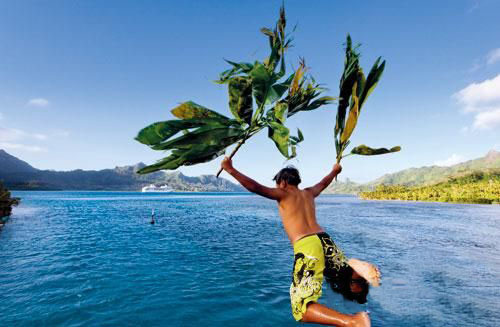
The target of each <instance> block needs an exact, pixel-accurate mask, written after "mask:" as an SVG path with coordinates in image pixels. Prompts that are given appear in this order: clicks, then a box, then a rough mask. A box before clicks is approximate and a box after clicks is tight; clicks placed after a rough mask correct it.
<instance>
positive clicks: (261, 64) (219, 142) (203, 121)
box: [136, 8, 334, 175]
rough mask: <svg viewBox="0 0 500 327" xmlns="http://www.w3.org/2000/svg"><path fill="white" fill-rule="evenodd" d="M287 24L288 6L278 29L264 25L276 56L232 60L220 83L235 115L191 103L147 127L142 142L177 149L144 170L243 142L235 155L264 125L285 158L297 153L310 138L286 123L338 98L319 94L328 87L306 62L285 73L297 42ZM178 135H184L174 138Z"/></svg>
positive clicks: (202, 158) (213, 154)
mask: <svg viewBox="0 0 500 327" xmlns="http://www.w3.org/2000/svg"><path fill="white" fill-rule="evenodd" d="M285 27H286V18H285V10H284V8H281V10H280V17H279V19H278V22H277V23H276V26H275V28H274V29H272V30H271V29H269V28H262V29H261V32H262V33H263V34H264V35H265V36H266V37H267V38H268V40H269V47H270V54H269V56H268V57H267V58H266V59H264V60H263V61H255V62H254V63H248V62H232V61H228V60H226V61H227V63H228V64H230V65H231V68H230V69H228V70H226V71H224V72H222V73H221V74H220V78H219V80H218V81H216V82H217V83H219V84H226V85H227V87H228V93H229V109H230V111H231V114H232V115H233V118H229V117H226V116H224V115H221V114H219V113H218V112H215V111H213V110H210V109H208V108H205V107H203V106H201V105H199V104H196V103H194V102H191V101H188V102H184V103H182V104H181V105H180V106H178V107H177V108H174V109H173V110H172V114H173V115H174V116H175V117H177V118H179V119H175V120H168V121H163V122H157V123H154V124H152V125H149V126H147V127H145V128H144V129H142V130H141V131H140V132H139V134H138V135H137V137H136V140H137V141H139V142H141V143H143V144H145V145H147V146H149V147H150V148H152V149H153V150H158V151H166V150H168V151H171V152H170V154H169V155H168V156H167V157H165V158H163V159H161V160H160V161H158V162H157V163H155V164H153V165H150V166H147V167H144V168H143V169H141V170H139V171H138V173H139V174H148V173H151V172H155V171H158V170H173V169H177V168H178V167H180V166H188V165H194V164H199V163H204V162H208V161H211V160H213V159H215V158H217V157H219V156H221V155H222V154H224V153H225V150H226V148H227V147H229V146H231V145H233V144H235V143H237V146H236V147H235V149H234V150H233V152H232V153H231V155H230V157H232V156H233V155H234V154H235V153H236V151H238V149H239V148H240V147H241V146H242V145H243V144H244V143H245V141H246V140H247V139H249V138H250V137H252V136H253V135H255V134H256V133H258V132H260V131H261V130H262V129H264V128H267V130H268V136H269V138H270V139H271V140H272V141H273V142H274V143H275V145H276V147H277V148H278V150H279V151H280V153H281V154H282V155H283V156H284V157H286V158H287V159H289V158H292V157H294V156H295V155H296V145H297V144H298V143H299V142H301V141H302V140H303V139H304V137H303V135H302V133H301V132H300V130H299V131H298V133H297V136H292V135H291V134H290V130H289V129H288V128H287V127H286V126H285V121H286V119H287V118H289V117H291V116H293V115H294V114H296V113H298V112H300V111H311V110H315V109H317V108H319V107H321V106H323V105H325V104H328V103H331V102H332V101H333V100H334V98H332V97H319V95H320V94H321V92H322V91H323V88H321V87H320V84H318V83H316V81H315V80H314V79H313V78H312V77H310V76H308V75H306V74H305V73H306V70H307V69H306V66H305V62H304V60H301V61H300V63H299V65H298V68H297V69H296V70H295V71H294V72H293V73H292V74H291V75H289V76H288V77H285V74H286V69H285V66H286V65H285V52H286V51H287V50H288V49H289V48H290V47H291V41H292V38H291V37H290V36H289V35H288V34H286V32H285ZM254 103H255V105H256V106H255V111H254V106H253V105H254ZM178 133H181V135H180V136H177V137H175V138H173V139H171V138H172V137H174V136H176V135H177V134H178ZM219 173H220V171H219ZM217 175H218V174H217Z"/></svg>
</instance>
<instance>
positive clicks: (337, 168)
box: [333, 163, 342, 175]
mask: <svg viewBox="0 0 500 327" xmlns="http://www.w3.org/2000/svg"><path fill="white" fill-rule="evenodd" d="M341 171H342V166H341V165H340V164H338V163H336V164H335V165H334V166H333V173H334V174H335V175H338V174H340V172H341Z"/></svg>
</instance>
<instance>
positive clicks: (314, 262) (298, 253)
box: [221, 157, 380, 327]
mask: <svg viewBox="0 0 500 327" xmlns="http://www.w3.org/2000/svg"><path fill="white" fill-rule="evenodd" d="M221 167H222V168H223V169H224V170H225V171H226V172H228V173H229V174H230V175H231V176H233V177H234V178H235V179H236V180H237V181H238V182H239V183H240V184H241V185H242V186H243V187H245V188H246V189H247V190H249V191H250V192H253V193H256V194H258V195H261V196H263V197H266V198H269V199H272V200H276V201H278V208H279V212H280V215H281V218H282V222H283V227H284V229H285V231H286V233H287V235H288V238H289V239H290V242H291V243H292V245H293V251H294V255H295V260H294V267H293V278H292V284H291V286H290V300H291V303H292V314H293V317H294V318H295V320H297V321H302V322H309V323H317V324H324V325H334V326H363V327H365V326H370V318H369V316H368V314H367V313H366V312H358V313H357V314H354V315H347V314H342V313H340V312H337V311H335V310H333V309H330V308H328V307H326V306H324V305H321V304H319V303H318V299H319V298H320V296H321V294H322V284H323V276H325V277H326V280H327V281H328V282H329V284H330V286H331V287H332V289H333V290H334V291H336V292H338V293H340V294H342V295H343V296H344V298H346V299H349V300H355V301H357V302H359V303H365V302H366V296H367V295H368V284H371V285H373V286H379V283H380V272H379V270H378V269H377V267H375V266H374V265H372V264H370V263H368V262H364V261H361V260H358V259H347V258H346V257H345V255H344V253H343V252H342V251H341V250H340V249H339V248H338V247H337V246H336V244H335V243H334V242H333V241H332V239H331V238H330V236H329V235H328V234H326V233H325V232H324V230H323V228H321V226H320V225H318V223H317V222H316V209H315V204H314V198H316V197H317V196H318V195H320V193H321V192H322V191H323V190H324V189H325V188H326V187H327V186H328V185H330V183H331V182H332V180H333V179H334V178H335V176H337V175H338V174H339V173H340V171H341V170H342V167H341V166H340V165H339V164H336V165H335V166H334V167H333V169H332V171H331V172H330V173H329V174H328V175H327V176H326V177H325V178H323V179H322V180H321V181H320V182H319V183H318V184H316V185H314V186H312V187H308V188H305V189H299V188H298V185H299V183H300V182H301V180H300V175H299V172H298V170H297V169H295V168H293V167H287V168H284V169H282V170H281V171H280V172H278V174H277V175H276V176H275V177H274V180H275V181H276V187H275V188H270V187H266V186H264V185H261V184H259V183H257V182H256V181H254V180H253V179H251V178H249V177H247V176H245V175H243V174H242V173H240V172H239V171H238V170H236V169H235V168H234V167H233V165H232V161H231V159H229V158H227V157H226V158H225V159H224V160H223V161H222V163H221Z"/></svg>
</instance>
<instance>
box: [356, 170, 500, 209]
mask: <svg viewBox="0 0 500 327" xmlns="http://www.w3.org/2000/svg"><path fill="white" fill-rule="evenodd" d="M359 196H360V197H361V198H363V199H369V200H409V201H432V202H458V203H482V204H500V169H491V170H486V171H477V172H472V173H468V174H465V175H459V176H454V177H450V178H449V180H448V181H446V182H441V183H438V184H434V185H427V186H418V187H415V186H414V187H411V186H402V185H379V186H377V187H376V188H375V190H374V191H371V192H361V193H360V194H359Z"/></svg>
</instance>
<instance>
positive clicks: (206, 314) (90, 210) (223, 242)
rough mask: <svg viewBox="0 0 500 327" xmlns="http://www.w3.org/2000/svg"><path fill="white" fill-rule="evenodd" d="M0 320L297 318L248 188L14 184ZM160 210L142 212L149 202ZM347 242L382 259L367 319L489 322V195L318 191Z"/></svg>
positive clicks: (270, 219)
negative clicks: (419, 196)
mask: <svg viewBox="0 0 500 327" xmlns="http://www.w3.org/2000/svg"><path fill="white" fill-rule="evenodd" d="M14 196H19V197H21V198H22V204H21V206H20V207H18V208H16V209H15V211H14V214H13V216H12V218H11V220H10V221H9V223H8V224H6V225H5V227H4V228H3V230H2V231H1V232H0V312H1V316H0V325H1V326H136V325H142V326H297V323H295V321H294V320H293V318H292V316H291V313H290V304H289V297H288V290H289V285H290V282H291V268H292V262H293V256H292V248H291V245H290V244H289V242H288V240H287V237H286V235H285V233H284V232H283V230H282V227H281V222H280V219H279V216H278V213H277V208H276V204H275V203H273V202H272V201H269V200H266V199H262V198H259V197H257V196H254V195H250V194H247V193H242V194H215V193H213V194H209V193H189V194H186V193H168V194H167V193H163V194H142V193H132V192H14ZM152 209H155V211H156V215H157V223H156V224H155V225H150V224H149V220H150V214H151V210H152ZM317 211H318V220H319V222H320V224H321V225H322V226H324V228H325V229H326V230H327V232H329V233H330V235H331V236H332V238H333V239H334V240H335V241H336V242H337V244H338V245H339V246H340V247H341V248H343V249H344V251H345V252H346V254H347V255H348V256H351V257H357V258H361V259H364V260H368V261H372V262H374V263H376V264H378V265H379V266H380V268H381V271H382V274H383V279H382V287H380V288H378V289H372V290H371V292H370V295H369V302H368V304H366V305H358V304H354V303H348V302H345V301H344V300H343V299H342V298H341V297H340V296H339V295H337V294H334V293H333V292H332V291H331V290H329V289H327V287H326V285H325V287H324V294H323V297H322V299H321V302H322V303H324V304H327V305H329V306H331V307H333V308H336V309H337V310H340V311H343V312H356V311H359V310H369V311H370V313H371V317H372V325H373V326H412V327H414V326H500V206H485V205H465V204H446V203H415V202H411V203H404V202H385V201H376V202H375V201H362V200H358V199H357V198H355V197H351V196H321V197H319V198H318V200H317Z"/></svg>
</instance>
